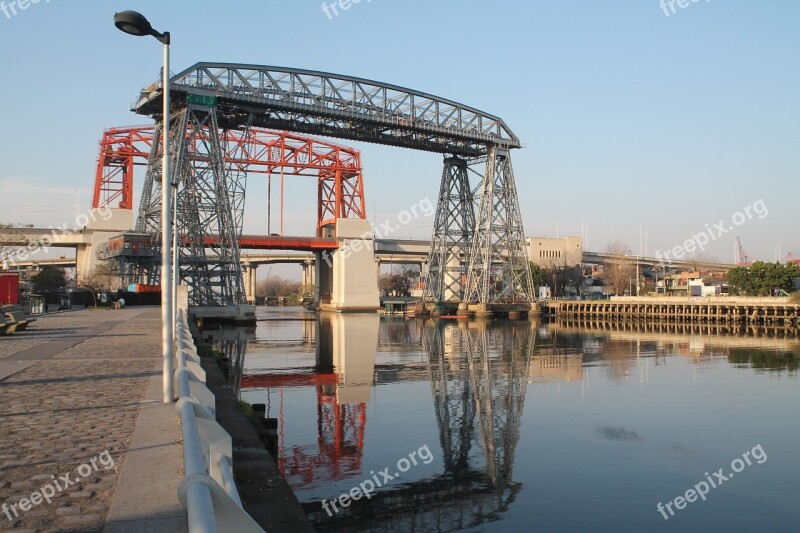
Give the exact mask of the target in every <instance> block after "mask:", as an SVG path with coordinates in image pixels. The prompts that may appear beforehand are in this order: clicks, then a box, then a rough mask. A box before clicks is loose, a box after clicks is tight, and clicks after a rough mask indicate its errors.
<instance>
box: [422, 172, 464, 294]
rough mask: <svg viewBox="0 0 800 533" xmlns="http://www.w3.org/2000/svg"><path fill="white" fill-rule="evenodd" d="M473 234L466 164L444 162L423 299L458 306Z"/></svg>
mask: <svg viewBox="0 0 800 533" xmlns="http://www.w3.org/2000/svg"><path fill="white" fill-rule="evenodd" d="M474 232H475V207H474V204H473V200H472V191H471V189H470V186H469V176H468V173H467V162H466V161H465V160H463V159H460V158H458V157H448V158H445V160H444V171H443V172H442V182H441V186H440V189H439V201H438V205H437V209H436V219H435V221H434V223H433V236H432V237H431V249H430V252H429V253H428V278H427V282H426V284H425V299H426V300H432V301H436V302H460V301H461V300H462V299H463V297H462V291H463V286H462V277H463V276H464V274H465V273H466V266H467V261H468V260H469V246H470V243H471V241H472V238H473V235H474Z"/></svg>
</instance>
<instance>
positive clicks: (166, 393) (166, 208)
mask: <svg viewBox="0 0 800 533" xmlns="http://www.w3.org/2000/svg"><path fill="white" fill-rule="evenodd" d="M114 25H115V26H116V27H117V28H118V29H120V30H121V31H123V32H125V33H127V34H129V35H135V36H137V37H144V36H147V35H149V36H152V37H155V38H156V39H158V40H159V41H160V42H161V43H162V44H163V45H164V71H163V74H162V78H161V90H162V91H163V95H162V96H163V100H164V109H163V121H164V128H163V131H162V135H161V137H162V142H163V143H164V148H163V159H162V161H161V356H162V359H163V385H162V390H163V401H164V403H171V402H172V401H173V399H174V398H173V396H174V395H173V384H172V383H173V378H172V374H173V357H174V345H173V336H174V328H175V323H174V321H173V316H174V315H173V313H174V311H173V308H174V306H175V294H174V279H173V272H172V254H171V253H170V245H171V244H172V216H171V213H172V182H171V179H170V178H171V173H170V171H169V32H164V33H160V32H158V31H156V30H154V29H153V27H152V26H151V25H150V22H149V21H148V20H147V19H146V18H145V17H144V15H142V14H141V13H137V12H136V11H122V12H120V13H116V14H115V15H114Z"/></svg>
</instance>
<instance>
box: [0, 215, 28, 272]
mask: <svg viewBox="0 0 800 533" xmlns="http://www.w3.org/2000/svg"><path fill="white" fill-rule="evenodd" d="M32 227H33V224H4V223H2V222H0V266H2V263H4V262H6V261H7V260H9V259H10V258H11V257H13V256H14V255H16V254H17V253H20V252H22V251H23V250H24V249H25V246H27V245H28V243H29V241H28V239H26V238H24V237H22V236H19V235H14V234H13V233H8V232H6V231H3V230H8V229H14V228H32Z"/></svg>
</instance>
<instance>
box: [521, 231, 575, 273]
mask: <svg viewBox="0 0 800 533" xmlns="http://www.w3.org/2000/svg"><path fill="white" fill-rule="evenodd" d="M528 255H529V257H530V259H531V261H533V262H534V263H536V264H537V265H539V266H541V267H552V266H554V265H558V266H577V265H580V264H581V262H582V261H583V239H581V238H580V237H528Z"/></svg>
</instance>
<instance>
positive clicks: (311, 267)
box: [303, 259, 317, 287]
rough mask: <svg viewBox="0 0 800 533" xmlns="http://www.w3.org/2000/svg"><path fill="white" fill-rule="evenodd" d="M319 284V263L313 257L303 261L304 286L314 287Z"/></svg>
mask: <svg viewBox="0 0 800 533" xmlns="http://www.w3.org/2000/svg"><path fill="white" fill-rule="evenodd" d="M316 284H317V265H316V261H313V260H311V259H308V260H306V261H305V262H303V287H314V286H315V285H316Z"/></svg>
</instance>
